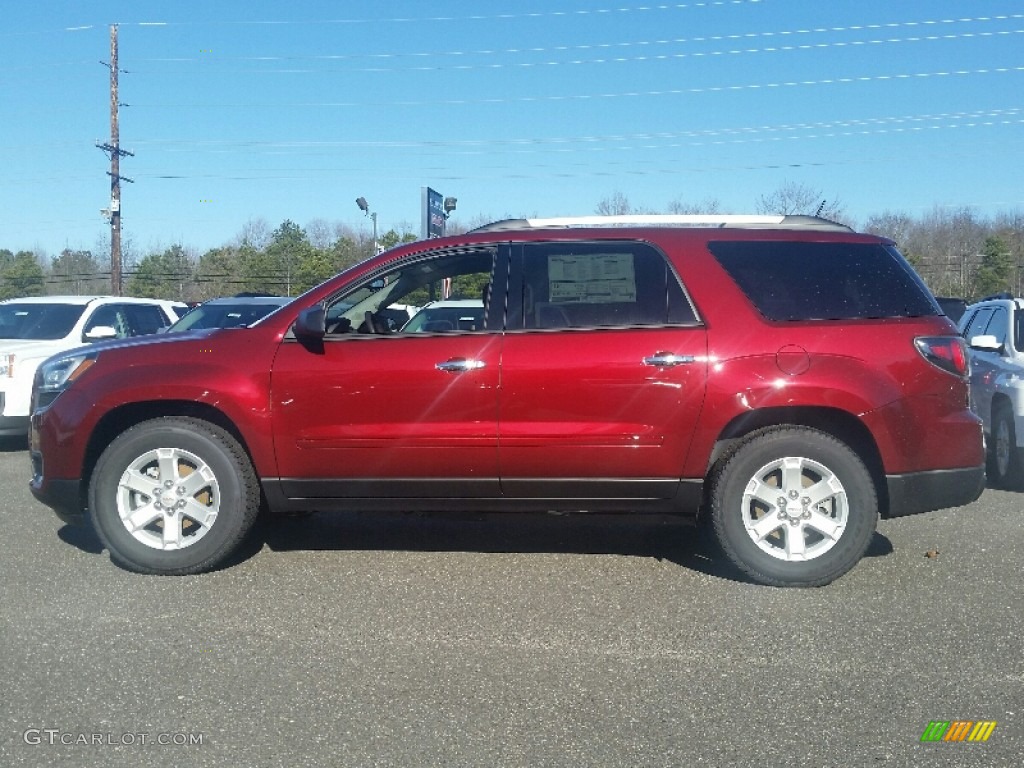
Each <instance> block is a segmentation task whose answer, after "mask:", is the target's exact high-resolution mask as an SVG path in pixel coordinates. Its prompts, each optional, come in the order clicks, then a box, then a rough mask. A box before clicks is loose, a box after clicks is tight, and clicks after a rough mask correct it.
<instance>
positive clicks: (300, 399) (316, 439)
mask: <svg viewBox="0 0 1024 768" xmlns="http://www.w3.org/2000/svg"><path fill="white" fill-rule="evenodd" d="M496 253H497V250H496V249H494V248H491V249H487V250H478V251H475V252H472V253H467V252H465V251H463V252H460V253H457V254H439V255H435V256H432V257H429V258H422V259H419V260H418V261H416V262H415V263H411V264H404V265H399V266H398V267H397V268H395V269H393V270H392V271H391V272H390V273H387V274H383V275H376V276H373V278H372V279H368V280H367V281H364V283H363V284H362V285H360V286H355V287H354V288H353V289H352V290H349V291H343V292H342V293H341V294H340V295H338V296H337V297H335V298H334V299H332V301H331V302H329V306H327V307H326V311H327V316H328V317H329V318H332V323H331V325H332V326H337V327H336V328H335V329H334V330H335V332H334V333H331V334H329V335H327V336H326V337H325V338H324V340H323V343H322V344H320V345H309V344H307V343H304V342H301V341H299V340H296V339H294V338H287V339H285V340H284V341H283V343H282V344H281V346H280V349H279V351H278V353H277V355H276V359H275V361H274V367H273V373H272V381H271V389H272V420H273V431H274V445H275V451H276V454H277V460H278V466H279V470H280V474H281V483H282V490H283V491H284V493H285V495H286V496H289V497H291V498H300V497H303V498H346V499H351V498H360V497H438V498H446V497H460V496H468V497H481V496H497V495H498V493H499V486H498V470H497V409H498V383H499V367H500V359H501V346H502V334H501V319H502V318H501V312H500V311H499V308H500V307H502V306H503V303H504V285H503V284H502V285H501V287H500V290H499V289H497V288H493V289H492V291H488V295H491V294H492V293H493V300H492V301H491V302H489V303H490V304H491V305H492V307H491V310H492V311H490V313H489V314H488V321H489V322H488V323H486V324H484V325H483V326H482V327H479V328H477V327H472V328H469V329H461V328H456V329H453V330H451V331H449V332H444V333H431V332H418V333H402V332H400V331H397V332H396V331H394V329H393V328H392V325H391V324H389V323H387V322H386V318H385V315H386V312H385V310H386V309H387V308H388V307H390V306H391V305H392V304H396V303H400V302H402V303H405V304H415V305H421V304H424V303H426V302H427V301H430V300H434V299H437V298H438V297H439V292H440V291H441V290H452V288H451V287H450V286H454V290H455V291H456V292H457V295H455V296H453V298H470V297H471V296H472V297H475V298H478V297H479V296H480V295H481V287H482V286H488V285H492V283H494V281H495V280H496V278H495V276H494V266H495V257H496ZM506 260H507V259H506ZM501 274H502V275H504V274H505V270H504V268H502V270H501ZM446 279H447V280H448V281H449V282H448V283H447V284H446V283H445V280H446ZM494 284H496V283H494ZM410 286H412V289H411V290H407V289H409V288H410ZM442 286H445V287H444V288H443V287H442ZM463 293H465V294H467V295H465V296H463ZM368 314H369V315H375V314H376V316H378V317H379V318H380V319H381V320H382V322H379V323H373V322H370V320H371V318H370V317H368V316H367V315H368ZM364 318H365V319H364ZM374 327H376V332H372V331H373V330H374Z"/></svg>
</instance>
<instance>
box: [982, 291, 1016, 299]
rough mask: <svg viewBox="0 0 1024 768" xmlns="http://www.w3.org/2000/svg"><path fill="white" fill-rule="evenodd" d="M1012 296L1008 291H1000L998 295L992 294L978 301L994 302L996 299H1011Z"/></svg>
mask: <svg viewBox="0 0 1024 768" xmlns="http://www.w3.org/2000/svg"><path fill="white" fill-rule="evenodd" d="M1012 298H1013V294H1012V293H1010V292H1009V291H1001V292H999V293H993V294H992V295H991V296H982V297H981V298H980V299H978V301H994V300H996V299H1012Z"/></svg>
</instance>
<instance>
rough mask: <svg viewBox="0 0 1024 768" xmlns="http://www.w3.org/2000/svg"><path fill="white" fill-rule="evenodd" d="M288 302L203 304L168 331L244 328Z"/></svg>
mask: <svg viewBox="0 0 1024 768" xmlns="http://www.w3.org/2000/svg"><path fill="white" fill-rule="evenodd" d="M286 303H287V300H282V301H268V302H266V303H260V304H256V303H240V304H229V303H224V304H201V305H200V306H198V307H196V308H195V309H193V310H192V311H190V312H189V313H187V314H186V315H185V316H184V317H182V318H181V319H180V320H178V321H177V322H176V323H174V325H172V326H171V327H170V328H168V329H167V332H168V333H174V332H175V331H188V330H199V329H202V328H242V327H247V326H250V325H252V324H253V323H255V322H256V321H257V320H261V319H263V318H264V317H266V316H267V315H269V314H270V313H271V312H273V311H274V310H275V309H278V308H279V307H282V306H284V304H286Z"/></svg>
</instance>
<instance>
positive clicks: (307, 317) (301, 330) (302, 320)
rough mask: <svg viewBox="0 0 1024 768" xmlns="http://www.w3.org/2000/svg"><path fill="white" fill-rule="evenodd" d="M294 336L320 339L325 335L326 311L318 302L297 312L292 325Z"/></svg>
mask: <svg viewBox="0 0 1024 768" xmlns="http://www.w3.org/2000/svg"><path fill="white" fill-rule="evenodd" d="M292 330H293V331H294V332H295V336H296V338H299V339H320V340H322V339H323V337H324V336H326V335H327V311H326V310H325V309H324V308H323V307H321V306H320V305H319V304H317V305H316V306H313V307H307V308H306V309H304V310H302V311H301V312H299V316H298V317H297V318H295V324H294V325H292Z"/></svg>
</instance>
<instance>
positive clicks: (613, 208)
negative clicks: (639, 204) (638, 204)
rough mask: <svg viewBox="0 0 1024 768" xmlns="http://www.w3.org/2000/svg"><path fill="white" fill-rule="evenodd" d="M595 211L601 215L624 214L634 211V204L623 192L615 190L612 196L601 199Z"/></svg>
mask: <svg viewBox="0 0 1024 768" xmlns="http://www.w3.org/2000/svg"><path fill="white" fill-rule="evenodd" d="M594 211H595V213H597V214H598V215H600V216H624V215H626V214H629V213H634V211H633V206H631V205H630V204H629V198H627V197H626V196H625V195H624V194H622V193H621V192H613V193H612V194H611V196H610V197H606V198H604V199H603V200H601V202H599V203H598V204H597V208H595V209H594Z"/></svg>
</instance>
